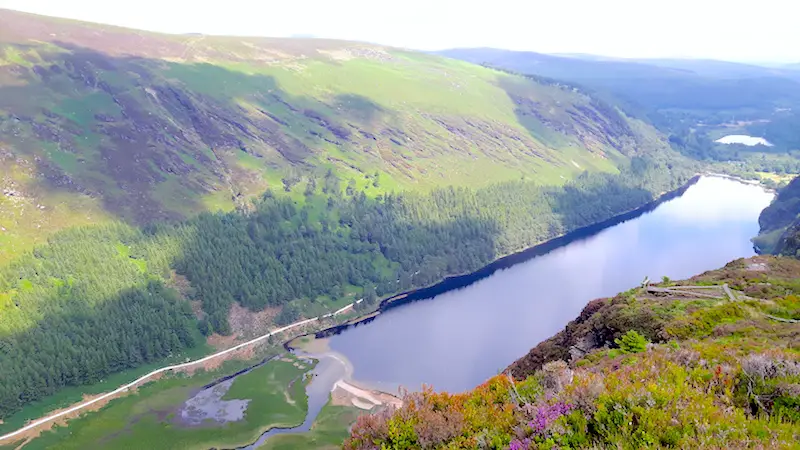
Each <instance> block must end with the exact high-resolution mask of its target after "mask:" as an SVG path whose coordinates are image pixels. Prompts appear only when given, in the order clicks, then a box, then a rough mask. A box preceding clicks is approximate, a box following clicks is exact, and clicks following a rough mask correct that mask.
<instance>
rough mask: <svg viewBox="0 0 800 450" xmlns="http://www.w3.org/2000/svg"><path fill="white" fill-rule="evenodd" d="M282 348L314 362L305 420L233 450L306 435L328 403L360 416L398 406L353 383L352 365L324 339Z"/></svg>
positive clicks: (302, 339)
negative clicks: (286, 436)
mask: <svg viewBox="0 0 800 450" xmlns="http://www.w3.org/2000/svg"><path fill="white" fill-rule="evenodd" d="M286 347H287V348H289V349H291V351H292V353H293V354H294V355H295V356H297V357H298V358H301V359H303V360H316V361H317V364H316V366H315V367H314V369H313V370H312V371H311V372H310V382H309V383H308V384H307V385H306V395H307V396H308V411H307V413H306V416H305V419H304V420H303V423H302V424H300V425H298V426H296V427H287V428H280V427H276V428H271V429H269V430H267V431H266V432H264V433H263V434H261V436H259V438H258V439H257V440H256V441H255V442H253V443H251V444H249V445H246V446H244V447H238V448H237V450H239V449H247V450H252V449H257V448H259V447H260V446H262V445H263V444H264V443H265V442H266V441H267V439H270V438H272V437H274V436H278V435H283V434H297V433H305V432H307V431H309V430H310V429H311V427H312V425H313V424H314V422H315V420H316V419H317V416H318V415H319V414H320V412H321V411H322V408H323V407H324V406H325V405H326V404H327V403H328V402H330V403H331V404H333V405H336V406H353V407H356V408H359V409H360V410H363V411H364V412H375V411H377V410H378V409H380V408H385V407H398V406H401V405H402V401H401V400H400V398H399V395H395V394H392V393H389V392H385V391H381V390H379V389H375V388H373V387H371V386H367V385H365V384H364V383H360V382H358V381H355V380H353V379H352V373H353V368H352V364H350V361H348V360H347V358H346V357H345V356H343V355H341V354H338V353H336V352H334V351H332V350H331V349H330V347H329V346H328V340H327V339H315V338H313V337H311V336H301V337H299V338H296V339H294V340H293V341H290V342H288V343H287V344H286ZM232 381H233V380H231V382H232Z"/></svg>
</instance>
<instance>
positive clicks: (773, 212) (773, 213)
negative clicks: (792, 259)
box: [753, 178, 800, 256]
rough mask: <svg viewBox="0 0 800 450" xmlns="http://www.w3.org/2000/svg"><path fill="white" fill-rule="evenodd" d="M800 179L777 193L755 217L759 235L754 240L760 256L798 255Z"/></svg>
mask: <svg viewBox="0 0 800 450" xmlns="http://www.w3.org/2000/svg"><path fill="white" fill-rule="evenodd" d="M799 217H800V178H795V179H794V180H792V181H791V182H790V183H789V184H788V185H786V186H785V187H783V188H781V189H780V190H779V191H778V195H776V196H775V200H773V201H772V204H770V205H769V206H768V207H767V208H765V209H764V211H762V212H761V215H760V216H759V217H758V223H759V225H760V230H759V234H758V236H757V237H755V238H754V239H753V242H754V243H755V244H756V245H757V246H758V248H759V250H760V251H761V252H763V253H773V254H776V255H786V256H798V255H797V251H798V250H800V240H799V239H800V218H799Z"/></svg>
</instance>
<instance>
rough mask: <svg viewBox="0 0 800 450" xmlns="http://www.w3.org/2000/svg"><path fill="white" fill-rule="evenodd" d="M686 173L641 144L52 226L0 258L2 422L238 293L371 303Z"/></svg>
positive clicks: (213, 321) (291, 303)
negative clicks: (575, 160)
mask: <svg viewBox="0 0 800 450" xmlns="http://www.w3.org/2000/svg"><path fill="white" fill-rule="evenodd" d="M694 173H695V170H694V168H693V167H691V166H689V165H687V164H686V163H676V162H673V161H670V160H659V159H655V158H654V157H651V156H640V157H634V158H633V159H632V162H631V164H630V165H629V166H626V167H625V168H624V169H622V171H621V173H619V174H614V175H611V174H598V173H591V174H590V173H584V174H583V175H581V176H579V177H578V178H577V179H575V180H573V181H570V182H568V183H567V184H566V185H565V186H560V187H555V186H541V185H537V184H534V183H532V182H530V181H522V180H520V181H513V182H506V183H502V184H497V185H494V186H491V187H487V188H481V189H468V188H441V189H436V190H433V191H431V192H429V193H404V194H386V195H382V196H381V195H379V196H377V197H375V198H370V197H368V196H367V195H365V193H364V192H360V191H354V190H352V189H349V190H347V189H345V190H340V189H327V188H325V189H324V191H323V187H322V186H316V184H314V185H313V186H312V187H310V188H309V187H307V188H306V189H305V191H304V201H297V200H292V199H291V198H290V196H287V195H286V194H285V193H284V192H283V189H279V190H277V191H267V192H266V193H265V194H264V195H263V196H262V197H261V198H259V199H258V200H256V201H254V202H253V204H252V205H250V206H249V207H246V208H242V209H241V210H239V211H235V212H230V213H205V214H201V215H199V216H197V217H195V218H193V219H189V220H186V221H183V222H175V223H158V224H152V225H148V226H144V227H141V228H136V227H132V226H129V225H125V224H113V225H104V226H94V227H84V228H76V229H70V230H67V231H64V232H61V233H59V234H56V235H55V236H53V237H52V238H50V240H49V242H48V244H46V245H43V246H39V247H37V248H36V249H35V250H34V251H33V252H31V253H30V254H28V255H25V256H24V257H22V258H20V259H19V260H17V261H16V262H15V263H13V264H12V265H10V266H8V267H6V268H3V269H0V315H2V317H3V318H4V320H3V322H2V323H0V379H2V380H3V383H2V385H0V419H2V418H4V417H7V416H8V415H10V414H12V413H13V412H15V411H17V410H19V409H20V408H21V407H23V406H24V405H26V404H28V403H29V402H31V401H34V400H37V399H40V398H43V397H44V396H47V395H49V394H52V393H55V392H57V391H58V390H59V389H60V388H62V387H65V386H76V385H82V384H89V383H94V382H97V381H99V380H101V379H102V378H103V377H104V376H105V375H107V374H110V373H114V372H118V371H121V370H125V369H128V368H132V367H137V366H139V365H141V364H143V363H147V362H152V361H155V360H158V359H161V358H164V357H166V356H169V355H174V354H176V353H179V352H181V351H182V350H185V349H187V348H192V347H195V346H197V345H198V344H200V343H201V342H202V340H203V338H202V335H208V334H210V333H213V332H216V333H220V334H223V335H224V334H230V333H231V331H232V330H231V328H230V324H229V323H228V312H229V310H230V307H231V306H232V305H233V303H234V302H238V303H240V304H242V305H243V306H245V307H246V308H249V309H251V310H254V311H258V310H261V309H264V308H266V307H280V308H282V312H281V313H280V314H279V316H278V317H277V319H276V322H279V323H289V322H292V321H294V320H296V319H297V318H299V317H300V316H302V314H303V310H304V308H305V307H306V306H307V305H309V304H311V303H313V302H314V301H316V300H317V299H319V298H320V297H322V296H328V297H331V298H337V297H341V296H342V294H343V292H344V290H345V289H348V288H349V289H358V290H359V292H364V293H365V294H364V295H365V296H366V297H368V300H369V303H372V304H374V300H375V299H376V298H377V296H386V295H389V294H392V293H395V292H398V291H402V290H407V289H410V288H414V287H421V286H425V285H428V284H431V283H434V282H436V281H438V280H440V279H441V278H442V277H444V276H446V275H450V274H457V273H463V272H467V271H472V270H475V269H477V268H479V267H481V266H483V265H485V264H487V263H489V262H491V261H492V260H494V259H496V258H498V257H499V256H502V255H505V254H508V253H511V252H514V251H518V250H521V249H523V248H525V247H528V246H530V245H533V244H536V243H539V242H542V241H544V240H547V239H550V238H553V237H555V236H558V235H560V234H563V233H565V232H568V231H570V230H574V229H576V228H578V227H582V226H586V225H590V224H592V223H595V222H598V221H602V220H605V219H608V218H610V217H612V216H614V215H617V214H620V213H622V212H625V211H629V210H631V209H634V208H637V207H639V206H642V205H643V204H645V203H647V202H649V201H652V200H653V199H655V198H656V197H657V196H658V195H660V194H661V193H664V192H666V191H669V190H671V189H675V188H677V187H679V186H680V185H681V184H683V183H685V182H686V181H687V180H688V179H689V178H690V177H691V176H692V175H694ZM308 184H311V183H308ZM319 184H322V183H319ZM334 184H336V183H334ZM290 189H291V188H290ZM295 189H299V188H297V187H295ZM176 273H177V274H179V275H181V276H184V277H186V278H187V279H188V280H189V282H190V283H191V286H192V289H191V291H192V292H190V293H189V294H188V297H189V298H183V297H181V296H180V295H178V293H177V292H176V291H175V290H174V289H173V288H171V287H169V280H170V279H172V278H173V277H174V276H175V274H176ZM373 289H374V291H373ZM373 292H375V293H373ZM188 300H197V301H199V302H200V303H201V304H202V312H201V313H199V314H195V313H194V312H193V311H192V308H191V307H190V304H189V301H188Z"/></svg>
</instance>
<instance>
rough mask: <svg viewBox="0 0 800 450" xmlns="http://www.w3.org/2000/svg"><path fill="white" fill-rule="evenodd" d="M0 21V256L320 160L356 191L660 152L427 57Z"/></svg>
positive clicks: (200, 200)
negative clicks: (55, 234)
mask: <svg viewBox="0 0 800 450" xmlns="http://www.w3.org/2000/svg"><path fill="white" fill-rule="evenodd" d="M0 18H2V20H3V23H4V24H5V25H4V27H3V29H2V30H0V130H1V132H2V140H0V148H2V150H3V151H2V153H0V157H2V158H3V164H2V168H0V171H2V173H0V176H2V178H1V179H2V183H3V185H2V188H3V189H4V190H7V191H12V192H13V195H12V196H9V195H6V196H5V198H4V199H3V203H0V208H1V210H2V215H1V217H2V219H0V220H2V222H0V225H2V226H3V227H4V228H5V231H4V232H3V234H1V235H0V242H2V243H4V244H6V243H7V244H8V245H3V246H2V248H3V250H0V260H2V259H6V260H7V259H8V258H9V257H10V256H11V254H13V253H14V252H16V251H18V250H20V249H23V248H26V247H29V245H30V243H31V242H37V241H40V240H41V239H40V238H41V237H42V235H44V234H46V233H47V232H49V231H53V230H56V229H59V228H61V227H64V226H68V225H72V224H82V223H96V222H97V221H98V220H106V219H121V220H124V221H127V222H129V223H136V224H141V223H147V222H151V221H153V220H163V219H181V218H186V217H189V216H191V215H193V214H196V213H198V212H200V211H205V210H216V209H224V210H230V209H233V207H234V206H235V205H236V204H237V203H238V204H244V203H246V201H245V199H246V198H247V197H249V196H253V195H257V194H260V193H261V192H263V191H264V190H265V189H267V188H274V189H276V190H279V189H281V188H282V181H281V180H286V183H287V184H288V185H294V184H295V183H298V182H300V181H301V180H306V179H308V178H309V177H318V178H321V177H323V176H324V175H325V174H326V173H327V172H328V171H329V170H330V171H332V173H333V174H334V175H335V176H336V177H337V178H339V179H340V180H342V181H343V183H344V184H345V185H346V184H347V183H348V182H349V180H354V182H355V184H356V186H357V187H358V188H359V189H360V188H365V187H367V186H369V185H370V184H374V183H372V180H366V179H365V176H366V177H372V176H374V175H375V174H376V173H377V174H378V176H379V177H380V181H379V183H377V184H378V186H374V187H370V189H371V190H369V191H368V193H371V194H372V196H374V195H376V194H378V193H382V192H388V191H399V190H409V189H410V190H430V189H432V188H434V187H437V186H449V185H454V186H470V187H480V186H488V185H491V184H493V183H497V182H502V181H507V180H517V179H520V178H525V179H526V180H530V181H533V182H536V183H539V184H561V183H563V182H564V180H566V179H571V178H574V177H575V176H576V175H577V174H580V173H581V172H583V171H584V170H588V171H605V172H610V173H613V172H616V171H617V169H618V167H619V166H620V165H623V164H625V162H626V161H627V159H628V157H630V156H632V155H634V154H637V153H639V152H647V151H660V150H663V149H665V148H666V145H665V143H664V141H663V138H661V137H660V136H659V135H658V134H657V133H656V132H655V130H654V129H653V128H652V127H649V126H647V125H644V124H642V123H640V122H635V121H632V120H630V119H629V118H626V117H624V116H622V115H621V114H620V113H619V111H617V110H616V109H615V108H613V107H609V106H608V105H606V104H603V103H602V102H599V101H598V100H597V99H595V98H592V97H589V96H587V95H585V94H583V93H581V92H575V91H573V90H571V89H565V88H563V87H558V86H553V85H543V84H539V83H536V82H533V81H531V80H528V79H524V78H522V77H517V76H511V75H508V74H504V73H500V72H497V71H493V70H488V69H484V68H481V67H477V66H474V65H470V64H466V63H460V62H456V61H452V60H449V59H443V58H439V57H435V56H428V55H424V54H419V53H413V52H407V51H402V50H398V49H391V48H384V47H378V46H374V45H368V44H358V43H350V42H336V41H325V40H315V39H266V38H228V37H214V36H195V35H193V36H172V35H159V34H153V33H147V32H140V31H135V30H127V29H122V28H115V27H109V26H101V25H95V24H86V23H80V22H72V21H66V20H59V19H50V18H45V17H40V16H34V15H28V14H22V13H16V12H12V11H0ZM301 184H302V183H301ZM301 189H302V188H301ZM12 200H13V201H12ZM25 224H34V225H33V226H25Z"/></svg>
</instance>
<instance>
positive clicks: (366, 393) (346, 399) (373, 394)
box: [290, 336, 403, 410]
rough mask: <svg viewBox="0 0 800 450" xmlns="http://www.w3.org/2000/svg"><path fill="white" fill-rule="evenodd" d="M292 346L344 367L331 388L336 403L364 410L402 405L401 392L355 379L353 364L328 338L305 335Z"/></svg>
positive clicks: (304, 353)
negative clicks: (329, 343) (335, 350)
mask: <svg viewBox="0 0 800 450" xmlns="http://www.w3.org/2000/svg"><path fill="white" fill-rule="evenodd" d="M290 346H291V347H292V348H295V349H297V350H299V351H300V352H302V354H303V355H304V356H309V357H311V358H317V359H321V358H330V359H331V360H333V361H335V362H336V363H337V365H339V366H340V367H343V368H344V375H343V376H341V377H339V378H338V379H337V380H336V381H335V382H334V383H333V387H332V388H331V398H332V399H333V403H334V404H336V405H346V406H355V407H357V408H360V409H364V410H372V409H373V408H376V407H386V406H388V407H400V406H402V405H403V400H402V399H401V398H400V396H399V393H390V392H385V391H381V390H378V389H373V388H369V387H366V386H365V384H364V383H361V382H359V381H357V380H354V379H353V365H352V364H351V363H350V361H349V360H348V359H347V358H346V357H345V356H344V355H342V354H340V353H337V352H334V351H333V350H331V349H330V346H329V345H328V339H327V338H323V339H316V338H314V337H312V336H303V337H301V338H298V339H295V340H294V341H292V342H291V343H290Z"/></svg>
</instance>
